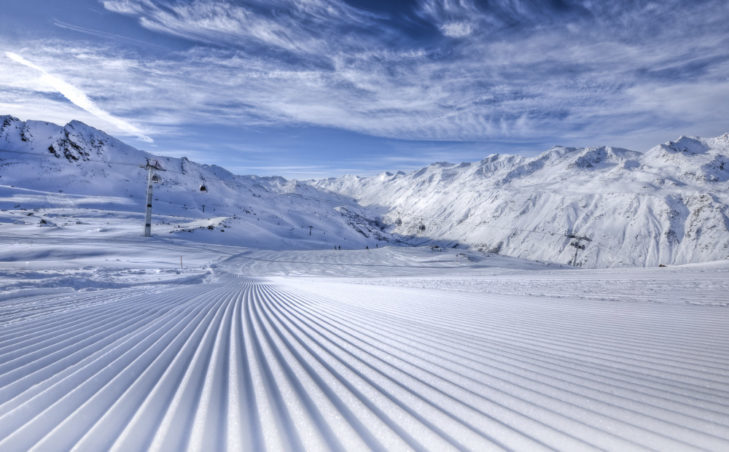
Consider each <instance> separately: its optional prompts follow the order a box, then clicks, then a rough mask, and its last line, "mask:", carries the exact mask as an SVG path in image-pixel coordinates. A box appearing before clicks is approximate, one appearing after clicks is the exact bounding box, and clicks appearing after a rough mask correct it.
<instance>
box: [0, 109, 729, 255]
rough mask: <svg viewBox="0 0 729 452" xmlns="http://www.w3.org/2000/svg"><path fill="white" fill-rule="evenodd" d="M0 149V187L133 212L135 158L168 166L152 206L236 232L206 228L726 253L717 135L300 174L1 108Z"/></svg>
mask: <svg viewBox="0 0 729 452" xmlns="http://www.w3.org/2000/svg"><path fill="white" fill-rule="evenodd" d="M0 149H2V150H3V151H10V152H2V151H0V185H16V186H18V187H25V188H33V189H41V190H47V191H49V192H52V191H59V190H64V191H67V192H73V193H93V194H96V195H99V194H101V195H108V196H115V198H114V200H115V201H114V203H112V204H110V206H111V207H113V208H116V209H129V210H134V209H139V210H140V211H141V209H140V208H139V204H140V203H141V202H142V198H143V196H144V190H145V187H146V184H145V183H144V181H145V180H146V178H145V177H146V175H145V171H144V170H143V169H141V168H140V167H139V166H140V164H143V163H144V161H145V160H146V159H149V158H151V159H156V160H159V161H160V163H161V164H162V166H163V167H165V168H166V169H168V172H166V173H161V174H162V179H163V181H162V183H161V184H159V185H158V186H156V187H155V197H156V198H157V200H156V202H155V207H154V209H155V214H163V215H173V216H174V215H178V216H188V217H194V218H200V219H206V218H209V217H216V218H226V220H225V221H222V220H221V221H219V223H210V224H209V225H210V226H213V228H217V229H215V230H225V231H227V232H234V233H233V234H228V235H226V236H225V239H223V238H222V236H221V235H217V236H215V235H206V236H205V237H206V238H205V240H214V241H215V240H217V241H220V240H232V239H235V240H239V241H240V243H242V244H246V245H250V246H254V247H270V248H287V247H289V248H312V247H313V248H327V247H332V246H334V247H337V246H344V247H349V248H364V247H365V246H373V245H377V244H378V243H381V244H387V243H397V242H405V243H433V244H439V245H441V246H443V245H444V244H450V245H456V246H460V245H463V246H470V247H473V248H476V249H480V250H482V251H484V252H491V253H499V254H503V255H506V256H513V257H518V258H525V259H531V260H542V261H548V262H556V263H561V264H571V265H577V266H586V267H614V266H654V265H659V264H664V265H673V264H685V263H692V262H705V261H710V260H720V259H727V258H729V134H724V135H720V136H718V137H714V138H700V137H685V136H682V137H680V138H679V139H677V140H676V141H668V142H666V143H663V144H660V145H658V146H655V147H653V148H651V149H649V150H648V151H645V152H637V151H632V150H629V149H623V148H618V147H611V146H600V147H586V148H576V147H564V146H555V147H552V148H550V149H548V150H546V151H544V152H542V153H541V154H539V155H536V156H533V157H525V156H519V155H510V154H490V155H487V156H486V157H484V158H483V159H482V160H480V161H477V162H463V163H448V162H437V163H433V164H431V165H428V166H425V167H423V168H420V169H417V170H413V171H411V172H408V173H406V172H403V171H385V172H382V173H380V174H377V175H374V176H355V175H347V176H342V177H338V178H328V179H319V180H309V181H299V180H287V179H285V178H282V177H278V176H269V177H259V176H238V175H234V174H233V173H231V172H229V171H227V170H226V169H224V168H222V167H219V166H215V165H201V164H198V163H195V162H192V161H190V160H189V159H187V158H185V157H183V158H172V157H155V156H153V155H152V154H149V153H147V152H145V151H141V150H138V149H135V148H133V147H131V146H128V145H126V144H124V143H122V142H121V141H119V140H117V139H116V138H114V137H111V136H110V135H108V134H106V133H104V132H103V131H100V130H97V129H94V128H93V127H90V126H87V125H85V124H83V123H81V122H79V121H71V122H69V123H68V124H66V125H65V126H58V125H55V124H51V123H47V122H42V121H21V120H19V119H18V118H15V117H12V116H0ZM26 154H33V155H32V156H29V155H26ZM31 157H32V158H31ZM36 157H38V158H36ZM202 186H206V188H208V190H209V191H208V192H201V190H200V188H201V187H202ZM203 224H204V223H203ZM221 224H222V226H221ZM235 224H237V225H238V227H234V226H233V225H235ZM226 225H227V229H226ZM309 226H311V227H309ZM236 229H237V230H238V232H237V233H236V232H235V230H236ZM206 234H207V233H206ZM213 237H217V238H213Z"/></svg>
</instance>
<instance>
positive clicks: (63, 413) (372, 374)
mask: <svg viewBox="0 0 729 452" xmlns="http://www.w3.org/2000/svg"><path fill="white" fill-rule="evenodd" d="M727 152H729V136H726V135H725V136H722V137H717V138H714V139H681V140H679V141H678V142H676V143H669V144H666V145H661V146H659V147H657V148H654V149H653V150H651V151H649V152H647V153H644V154H640V153H635V152H633V151H627V150H618V149H612V148H587V149H568V148H555V149H553V150H550V151H547V152H546V153H544V154H542V155H541V156H537V157H534V158H522V157H514V156H511V157H509V156H490V157H487V158H486V159H484V160H483V161H481V162H474V163H471V164H461V165H450V164H435V165H431V166H429V167H427V168H424V169H422V170H420V171H417V172H413V173H411V174H407V175H406V174H402V173H398V174H385V175H381V176H376V177H374V178H365V179H362V178H355V177H345V178H340V179H332V180H326V181H309V182H297V181H287V180H285V179H282V178H276V177H268V178H261V177H256V176H236V175H233V174H231V173H229V172H227V171H225V170H224V169H222V168H218V167H215V166H208V165H200V164H197V163H194V162H190V161H189V160H187V159H174V158H159V159H157V158H154V157H153V156H151V155H150V154H147V153H145V152H142V151H139V150H136V149H133V148H130V147H129V146H126V145H124V144H123V143H121V142H119V141H118V140H115V139H114V138H112V137H110V136H108V135H106V134H104V133H103V132H100V131H98V130H95V129H93V128H90V127H88V126H86V125H84V124H81V123H79V122H75V121H74V122H71V123H69V124H67V125H66V126H64V127H60V126H56V125H53V124H49V123H42V122H37V121H25V122H23V121H20V120H18V119H17V118H13V117H10V116H0V227H2V229H3V234H2V235H0V451H6V450H7V451H20V450H83V451H86V450H89V451H97V450H117V451H130V450H162V451H177V450H204V451H223V450H230V451H238V450H249V451H262V450H273V451H278V450H316V451H318V450H346V451H354V450H434V451H444V450H479V451H480V450H500V449H506V450H525V451H533V450H593V449H595V450H620V451H624V450H671V451H673V450H714V451H726V450H729V328H727V326H728V325H729V260H728V258H729V207H728V206H729V198H727V196H729V185H727V184H729V172H728V171H729V160H726V159H727ZM148 158H151V159H154V160H159V162H160V163H161V165H162V166H163V167H165V168H166V169H167V171H166V172H160V174H161V176H160V177H161V179H162V180H161V182H160V183H159V184H157V185H155V188H154V190H155V191H154V193H155V195H154V201H153V204H154V212H153V217H152V234H153V237H151V238H144V237H142V230H143V220H144V204H143V203H145V202H146V201H145V197H144V190H145V180H146V179H145V177H146V174H145V171H144V170H143V169H141V168H140V167H139V165H140V164H144V163H145V161H146V159H148ZM202 187H205V190H203V189H202ZM418 196H420V197H421V198H422V199H421V200H418V199H417V197H418ZM588 236H589V237H588ZM588 238H589V240H588ZM469 245H470V246H469ZM527 259H529V260H527ZM568 263H571V264H573V265H567V264H568ZM659 264H667V266H661V267H659ZM674 264H681V265H674ZM579 266H582V268H578V267H579ZM588 267H594V268H588Z"/></svg>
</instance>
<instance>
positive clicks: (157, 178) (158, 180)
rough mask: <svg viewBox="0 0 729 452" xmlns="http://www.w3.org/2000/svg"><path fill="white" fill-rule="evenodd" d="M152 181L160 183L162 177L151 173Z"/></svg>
mask: <svg viewBox="0 0 729 452" xmlns="http://www.w3.org/2000/svg"><path fill="white" fill-rule="evenodd" d="M152 182H154V183H160V182H162V178H161V177H159V175H158V174H153V175H152Z"/></svg>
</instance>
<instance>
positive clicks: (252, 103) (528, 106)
mask: <svg viewBox="0 0 729 452" xmlns="http://www.w3.org/2000/svg"><path fill="white" fill-rule="evenodd" d="M728 23H729V2H727V1H726V0H718V1H713V0H707V1H701V0H697V1H690V2H689V1H675V0H665V1H660V2H658V1H657V2H648V1H622V2H621V1H610V2H607V1H597V0H583V1H557V0H553V1H518V0H494V1H472V0H411V1H366V0H347V1H344V0H252V1H231V0H228V1H223V0H216V1H212V0H192V1H171V0H166V1H163V0H101V1H100V0H54V1H48V0H22V1H15V0H13V1H10V0H2V1H1V2H0V114H13V115H15V116H18V117H20V118H21V119H43V120H48V121H53V122H56V123H66V122H68V121H69V120H71V119H79V120H81V121H84V122H86V123H88V124H90V125H92V126H94V127H97V128H100V129H102V130H105V131H107V132H109V133H111V134H113V135H115V136H118V137H119V138H121V139H123V140H124V141H126V142H127V143H129V144H132V145H134V146H136V147H139V148H142V149H145V150H148V151H150V152H153V153H158V154H165V155H175V156H183V155H186V156H188V157H189V158H191V159H193V160H196V161H201V162H204V163H216V164H219V165H221V166H224V167H226V168H229V169H231V170H233V171H234V172H236V173H240V174H261V175H267V174H277V175H283V176H287V177H296V178H306V177H324V176H334V175H339V174H343V173H359V174H370V173H374V172H379V171H383V170H397V169H405V170H407V169H411V168H415V167H419V166H422V165H425V164H428V163H431V162H435V161H452V162H459V161H469V160H479V159H481V158H483V157H485V156H486V155H488V154H491V153H495V152H502V153H521V154H535V153H538V152H540V151H543V150H545V149H547V148H549V147H551V146H553V145H568V146H586V145H603V144H607V145H616V146H623V147H629V148H631V149H636V150H645V149H647V148H649V147H651V146H652V145H655V144H658V143H661V142H664V141H666V140H669V139H674V138H676V137H677V136H679V135H702V136H715V135H719V134H722V133H724V132H728V131H729V26H728V25H727V24H728Z"/></svg>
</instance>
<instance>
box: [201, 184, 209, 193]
mask: <svg viewBox="0 0 729 452" xmlns="http://www.w3.org/2000/svg"><path fill="white" fill-rule="evenodd" d="M200 191H204V192H207V191H208V187H206V186H205V184H202V185H200Z"/></svg>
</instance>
